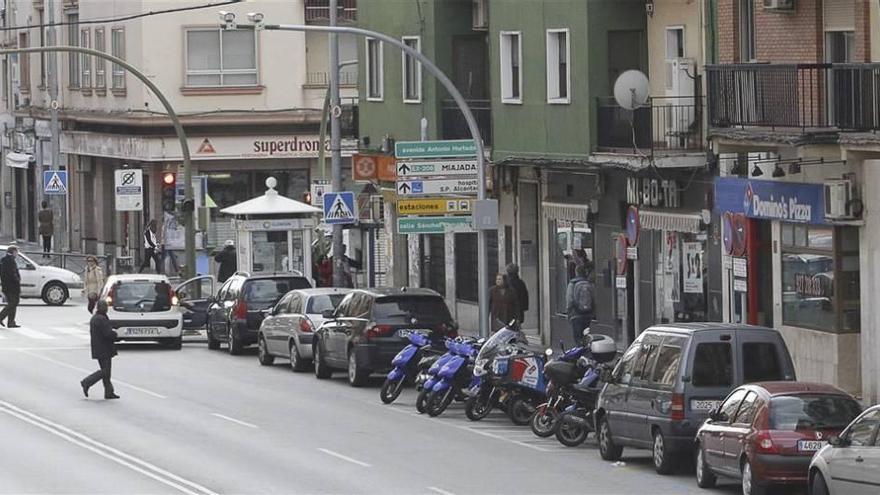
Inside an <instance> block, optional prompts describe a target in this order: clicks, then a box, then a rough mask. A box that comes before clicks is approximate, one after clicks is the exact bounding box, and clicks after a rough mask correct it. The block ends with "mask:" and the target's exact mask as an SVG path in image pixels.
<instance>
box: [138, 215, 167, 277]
mask: <svg viewBox="0 0 880 495" xmlns="http://www.w3.org/2000/svg"><path fill="white" fill-rule="evenodd" d="M143 237H144V261H143V262H142V263H141V267H140V269H139V270H138V273H143V271H144V268H149V267H150V260H153V262H154V263H156V273H162V271H161V268H160V267H159V264H160V263H161V260H159V253H157V252H156V249H158V247H159V241H158V240H156V220H155V219H154V220H150V223H149V224H147V229H146V230H144V236H143Z"/></svg>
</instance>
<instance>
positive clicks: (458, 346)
mask: <svg viewBox="0 0 880 495" xmlns="http://www.w3.org/2000/svg"><path fill="white" fill-rule="evenodd" d="M450 350H451V351H452V352H453V353H454V354H455V356H454V357H453V358H452V359H450V360H449V361H448V362H447V363H446V364H444V365H443V367H442V368H440V371H439V372H438V373H437V377H438V378H439V379H440V380H439V381H438V382H437V383H435V384H434V386H433V387H431V392H430V393H429V394H428V399H427V401H426V403H425V409H426V411H427V412H428V414H429V415H430V416H431V417H435V416H439V415H441V414H443V411H445V410H446V408H447V407H449V404H451V403H452V401H453V400H454V399H455V398H456V397H457V396H463V392H464V390H466V389H467V388H468V386H469V385H470V382H471V377H472V376H473V372H474V371H473V370H474V367H473V361H474V358H475V357H476V356H477V346H475V345H473V344H472V343H469V342H456V343H454V344H453V345H452V346H451V347H450Z"/></svg>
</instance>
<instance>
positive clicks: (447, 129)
mask: <svg viewBox="0 0 880 495" xmlns="http://www.w3.org/2000/svg"><path fill="white" fill-rule="evenodd" d="M465 101H466V102H467V104H468V106H469V107H470V108H471V112H472V113H473V114H474V118H475V119H476V120H477V127H478V128H479V129H480V135H482V136H483V144H484V145H486V146H492V107H491V102H490V101H489V100H465ZM442 118H443V136H442V137H443V139H471V132H470V130H469V129H468V125H467V122H466V121H465V119H464V114H462V113H461V110H460V109H459V108H458V105H456V104H455V100H443V105H442Z"/></svg>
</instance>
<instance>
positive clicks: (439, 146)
mask: <svg viewBox="0 0 880 495" xmlns="http://www.w3.org/2000/svg"><path fill="white" fill-rule="evenodd" d="M394 156H396V157H397V158H459V157H474V156H477V147H476V146H475V145H474V141H473V140H472V139H451V140H446V141H399V142H397V143H395V144H394Z"/></svg>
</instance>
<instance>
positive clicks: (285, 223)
mask: <svg viewBox="0 0 880 495" xmlns="http://www.w3.org/2000/svg"><path fill="white" fill-rule="evenodd" d="M315 225H317V223H316V222H315V219H313V218H290V219H287V218H285V219H274V220H238V221H237V222H236V228H237V229H238V230H251V231H253V230H300V229H303V228H311V227H314V226H315Z"/></svg>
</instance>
